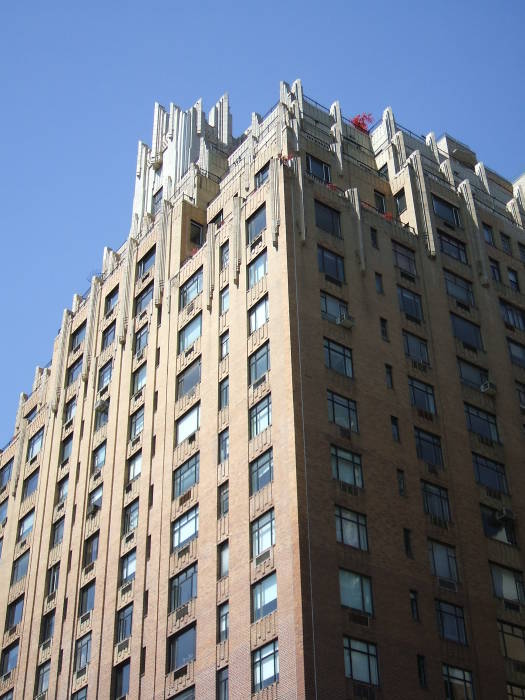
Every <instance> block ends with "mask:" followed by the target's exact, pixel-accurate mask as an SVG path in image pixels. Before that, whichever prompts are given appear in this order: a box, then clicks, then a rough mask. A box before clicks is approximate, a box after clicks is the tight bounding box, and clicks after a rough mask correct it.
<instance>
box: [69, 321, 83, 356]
mask: <svg viewBox="0 0 525 700" xmlns="http://www.w3.org/2000/svg"><path fill="white" fill-rule="evenodd" d="M85 337H86V323H85V322H84V323H83V324H82V325H81V326H79V327H78V328H77V329H76V330H75V331H73V333H72V334H71V352H75V351H76V350H78V348H79V347H80V346H81V345H82V343H83V341H84V338H85Z"/></svg>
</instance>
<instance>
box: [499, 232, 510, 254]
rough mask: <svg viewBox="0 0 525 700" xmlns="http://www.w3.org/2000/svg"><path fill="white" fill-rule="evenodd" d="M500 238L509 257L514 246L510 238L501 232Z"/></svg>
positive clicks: (502, 246)
mask: <svg viewBox="0 0 525 700" xmlns="http://www.w3.org/2000/svg"><path fill="white" fill-rule="evenodd" d="M499 236H500V238H501V248H502V250H503V251H504V252H505V253H507V254H508V255H512V244H511V241H510V236H507V234H505V233H503V231H500V233H499Z"/></svg>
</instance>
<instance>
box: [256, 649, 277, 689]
mask: <svg viewBox="0 0 525 700" xmlns="http://www.w3.org/2000/svg"><path fill="white" fill-rule="evenodd" d="M278 680H279V643H278V640H277V639H275V640H274V641H273V642H270V643H269V644H265V645H264V646H263V647H260V649H256V650H255V651H254V652H252V692H254V693H257V692H258V691H259V690H262V689H263V688H266V687H267V686H269V685H272V683H276V682H277V681H278Z"/></svg>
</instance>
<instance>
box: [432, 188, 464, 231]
mask: <svg viewBox="0 0 525 700" xmlns="http://www.w3.org/2000/svg"><path fill="white" fill-rule="evenodd" d="M432 204H433V206H434V213H435V214H437V215H438V216H439V218H440V219H443V221H446V222H447V224H449V225H450V226H459V227H461V218H460V216H459V209H458V208H457V207H455V206H454V205H453V204H450V203H449V202H446V201H445V200H444V199H441V198H440V197H436V195H434V194H433V195H432Z"/></svg>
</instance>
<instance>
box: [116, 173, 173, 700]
mask: <svg viewBox="0 0 525 700" xmlns="http://www.w3.org/2000/svg"><path fill="white" fill-rule="evenodd" d="M161 208H162V187H161V188H160V189H158V190H157V191H156V192H155V193H154V194H153V199H152V204H151V213H152V214H153V215H154V216H155V215H156V214H158V213H159V211H160V210H161ZM117 697H118V695H117Z"/></svg>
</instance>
